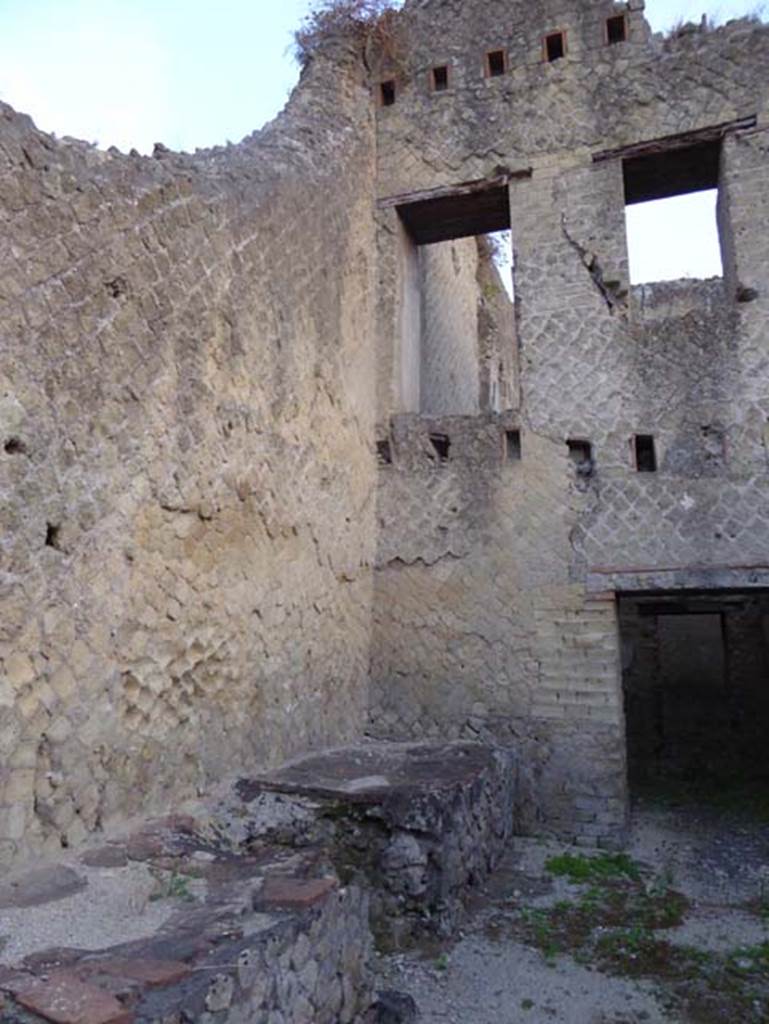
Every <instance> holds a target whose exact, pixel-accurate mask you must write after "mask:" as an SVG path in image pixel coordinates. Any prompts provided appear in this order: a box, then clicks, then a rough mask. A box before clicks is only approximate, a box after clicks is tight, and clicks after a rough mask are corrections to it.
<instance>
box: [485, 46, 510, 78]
mask: <svg viewBox="0 0 769 1024" xmlns="http://www.w3.org/2000/svg"><path fill="white" fill-rule="evenodd" d="M506 70H507V58H506V56H505V51H504V50H490V51H489V52H488V53H487V54H486V74H487V75H488V77H489V78H499V77H500V76H501V75H504V73H505V71H506Z"/></svg>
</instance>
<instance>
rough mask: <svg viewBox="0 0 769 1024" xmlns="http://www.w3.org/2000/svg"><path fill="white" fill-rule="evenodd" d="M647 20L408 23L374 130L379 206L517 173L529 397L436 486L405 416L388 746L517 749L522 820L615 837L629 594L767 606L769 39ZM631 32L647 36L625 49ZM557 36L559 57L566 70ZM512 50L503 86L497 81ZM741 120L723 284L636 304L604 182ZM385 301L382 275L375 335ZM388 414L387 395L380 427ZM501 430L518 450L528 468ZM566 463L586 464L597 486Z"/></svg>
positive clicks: (435, 469)
mask: <svg viewBox="0 0 769 1024" xmlns="http://www.w3.org/2000/svg"><path fill="white" fill-rule="evenodd" d="M641 8H642V4H640V3H637V2H633V3H631V4H629V5H628V8H627V9H626V8H625V7H624V6H623V5H612V4H604V3H592V2H591V3H588V2H587V0H584V2H581V3H572V4H565V3H555V2H554V3H548V4H542V5H530V4H520V3H511V2H502V0H499V2H490V3H475V2H472V0H468V2H465V3H464V4H454V5H442V4H438V3H435V2H432V0H425V2H421V3H420V2H414V3H412V4H411V5H410V6H409V7H408V8H407V10H408V11H409V12H410V16H411V18H412V19H413V21H412V23H411V24H412V27H411V31H410V38H412V39H413V40H414V42H413V49H412V51H411V60H412V64H411V66H410V74H409V75H408V76H407V78H406V80H405V81H404V82H403V83H402V85H401V88H400V93H399V96H398V99H397V102H396V103H395V104H394V105H393V106H392V107H387V108H384V109H382V110H381V111H380V112H379V117H378V134H379V161H378V166H379V192H380V196H381V197H382V198H383V199H387V198H388V197H391V196H400V197H402V199H401V200H400V201H401V202H406V201H408V198H409V197H411V198H412V199H413V200H414V201H416V200H418V199H419V198H420V196H423V195H425V194H431V193H430V192H427V191H425V190H433V191H434V190H435V189H439V188H448V187H449V186H455V185H459V184H462V183H463V182H465V183H466V182H474V181H477V180H479V179H488V180H498V178H499V175H500V174H503V173H507V174H509V196H510V210H511V222H512V233H513V246H514V253H515V295H516V310H517V331H518V343H519V345H520V367H519V370H520V387H521V397H520V406H519V407H517V408H515V409H514V414H513V417H512V421H506V420H505V419H504V418H502V420H500V421H497V422H494V421H486V420H484V418H482V417H481V418H476V419H470V420H461V421H456V422H454V423H448V422H447V423H446V424H445V426H444V430H445V432H446V433H447V434H449V435H450V436H451V438H452V458H451V460H450V461H449V463H448V464H444V465H440V466H435V465H433V464H430V463H429V462H428V460H426V459H425V458H424V457H423V455H422V453H423V451H424V445H423V442H422V441H421V440H420V438H421V437H423V435H424V433H425V431H426V430H428V429H431V425H430V424H428V423H426V422H421V423H420V422H419V421H415V420H411V419H409V420H406V421H403V420H402V418H401V417H397V416H396V418H395V421H394V422H395V426H394V435H395V438H396V446H395V456H394V460H393V463H394V464H393V465H392V466H389V467H386V468H384V467H383V468H382V470H381V479H380V493H379V507H380V518H381V521H382V536H381V538H380V547H379V556H378V567H379V568H378V572H377V578H376V598H375V620H376V621H375V639H374V655H373V659H372V664H373V679H372V682H373V686H374V693H375V695H376V702H375V706H374V707H375V710H374V714H373V721H374V726H373V727H374V729H375V730H376V731H378V732H380V733H381V734H383V735H393V734H395V733H397V732H399V731H401V730H403V729H406V730H407V731H411V732H413V733H415V734H417V735H425V734H428V735H433V734H439V733H443V732H449V733H450V734H462V735H468V734H485V733H486V732H491V733H492V734H494V735H497V736H501V735H504V734H505V733H507V734H508V735H510V736H511V737H514V740H515V742H517V743H519V744H521V746H522V749H523V750H524V751H525V752H526V753H525V754H524V757H523V761H524V764H526V763H528V765H529V767H530V773H531V789H530V795H531V803H530V806H529V807H528V809H526V814H527V817H528V819H529V820H530V821H534V820H537V819H539V820H540V821H541V822H542V823H544V825H545V826H552V827H553V828H554V829H555V830H557V831H559V832H561V833H566V834H572V835H573V834H578V835H580V836H583V837H587V838H598V839H599V840H612V839H616V838H617V837H618V836H619V835H621V831H622V825H623V820H624V813H625V809H626V790H625V722H624V713H623V698H622V690H621V678H620V647H619V635H618V624H617V614H616V606H615V593H616V592H617V591H619V590H622V589H634V588H640V587H642V586H647V587H648V586H650V587H652V588H658V587H659V588H661V587H668V586H670V587H687V586H703V585H705V584H703V576H705V577H708V579H709V580H710V583H711V584H713V585H716V586H723V585H726V584H725V583H724V582H723V581H724V580H725V579H727V578H728V579H729V580H731V581H732V584H733V583H734V580H735V578H736V579H738V580H741V581H742V583H744V585H755V584H756V583H757V582H760V579H761V576H762V574H763V573H764V572H765V568H766V564H767V562H766V551H767V550H769V523H767V521H766V516H765V515H764V510H765V509H766V508H767V507H769V504H768V503H767V499H768V498H769V494H768V493H767V484H766V448H765V444H764V433H765V430H766V423H767V410H766V408H765V398H764V397H763V396H764V395H765V387H764V386H763V382H765V381H766V378H767V373H769V365H767V356H766V353H767V351H769V350H768V349H767V345H766V341H767V339H766V329H767V328H766V325H767V323H769V318H767V307H766V302H767V300H768V299H769V278H768V277H767V270H766V268H767V266H768V265H769V264H768V263H767V258H766V257H767V253H766V237H765V232H763V231H762V230H761V228H760V224H761V220H762V218H761V214H760V212H761V211H763V210H765V209H766V208H767V203H769V187H768V179H767V128H769V94H767V91H766V88H765V76H764V73H763V71H762V68H764V67H765V66H766V63H767V61H769V29H767V28H766V27H765V26H761V25H759V24H757V23H755V22H737V23H734V24H732V25H729V26H727V27H725V28H723V29H720V30H718V31H713V32H707V31H686V32H685V33H683V34H681V35H680V36H679V37H676V38H673V39H669V40H662V39H661V38H653V39H652V38H650V34H649V32H648V29H647V28H646V26H645V23H644V22H643V17H642V13H641ZM618 11H619V12H622V11H626V13H627V19H628V20H627V25H628V33H629V38H628V41H627V42H625V43H621V44H618V45H615V46H609V45H607V42H606V36H605V34H604V27H605V19H606V17H607V16H609V15H610V14H614V13H616V12H618ZM428 25H429V28H428ZM555 29H563V30H564V31H565V32H566V34H567V41H568V46H567V53H566V57H565V58H564V59H562V60H558V61H555V62H554V63H548V62H547V61H545V60H544V59H543V50H542V41H543V37H544V35H545V34H546V33H548V32H550V31H553V30H555ZM496 48H502V49H504V51H505V53H506V59H507V62H508V70H507V72H506V73H505V74H504V75H502V76H500V77H495V78H491V77H488V76H484V73H483V58H484V54H485V52H486V51H488V50H492V49H496ZM445 63H448V64H449V65H450V69H451V77H450V81H451V82H452V88H451V89H450V90H449V91H448V93H442V94H440V95H436V94H432V93H431V92H430V88H429V75H428V71H429V68H430V67H431V66H433V65H438V64H445ZM745 117H750V118H755V125H754V126H752V127H751V126H747V127H743V128H742V129H741V130H735V131H734V132H731V133H727V135H726V138H725V139H724V141H723V143H722V146H721V170H720V203H719V205H720V220H721V235H722V245H723V247H724V256H725V260H724V263H725V268H726V269H725V276H724V279H723V280H718V281H714V282H690V283H682V284H672V285H665V286H656V285H655V286H653V287H647V288H646V289H641V290H634V291H632V292H631V290H630V288H629V283H628V272H627V244H626V237H625V218H624V191H623V173H622V159H621V157H619V156H617V157H614V158H611V157H609V158H606V159H599V160H596V159H594V158H595V157H596V156H598V155H599V154H601V153H603V152H605V151H608V150H611V149H613V148H615V147H623V146H628V145H631V144H635V143H639V142H646V141H650V140H655V139H661V138H663V137H665V136H670V135H675V134H677V133H681V132H687V131H695V130H698V129H702V128H705V127H707V126H713V125H722V124H725V123H727V122H731V121H734V120H736V119H738V118H745ZM417 139H418V140H419V145H418V146H417V145H416V143H415V140H417ZM749 207H750V208H751V209H752V210H753V211H754V213H753V216H752V217H751V216H750V215H749V214H748V208H749ZM386 216H389V211H385V210H383V211H382V214H381V220H383V221H385V219H386ZM386 237H387V235H384V234H383V233H381V232H380V248H381V249H382V250H383V251H385V253H386V248H387V246H386ZM382 265H383V267H384V268H385V270H386V269H387V267H388V262H387V259H386V256H385V259H383V261H382ZM389 265H392V263H390V264H389ZM395 301H397V279H396V280H393V279H392V277H391V276H389V275H388V274H387V273H385V274H384V275H383V277H382V281H381V286H380V314H379V321H380V326H381V325H382V324H385V323H391V322H392V314H391V313H389V312H388V310H389V309H390V308H391V306H392V304H393V303H394V302H395ZM382 343H383V342H382V338H381V336H380V345H381V344H382ZM393 343H394V344H395V345H396V346H397V344H398V341H397V338H396V339H395V341H394V342H393V340H392V339H391V340H390V344H391V345H392V344H393ZM380 358H381V359H383V360H386V359H387V358H388V356H387V354H386V352H385V353H384V354H382V355H381V357H380ZM398 409H399V405H398V398H397V394H394V395H392V394H391V395H388V394H387V393H386V392H385V391H384V389H382V388H381V387H380V418H383V417H384V416H386V415H387V414H388V412H391V411H396V412H397V411H398ZM510 422H513V424H514V425H519V426H520V429H521V439H522V459H521V461H520V462H519V463H517V464H516V465H512V466H511V465H509V464H506V463H505V462H504V461H503V460H504V455H503V451H504V437H503V435H504V433H505V431H506V430H507V429H509V426H510ZM432 429H434V426H433V427H432ZM401 431H403V440H402V442H401V450H400V452H399V449H398V443H397V442H398V438H399V437H400V436H401ZM635 434H652V435H654V437H655V440H656V442H657V444H658V450H659V466H658V471H657V472H656V473H649V474H645V473H639V472H637V469H636V465H635V463H634V461H633V458H632V455H631V447H630V444H631V439H632V438H633V436H634V435H635ZM492 435H493V437H492ZM573 439H578V440H585V441H589V442H590V443H591V444H592V447H593V457H594V463H593V465H592V466H590V467H585V472H579V471H578V470H577V467H576V466H575V464H574V463H573V462H571V461H570V460H569V457H568V448H567V443H566V442H567V441H569V440H573ZM463 453H466V454H463ZM479 453H480V454H479ZM420 460H421V462H420ZM714 581H715V582H714ZM719 581H720V582H719Z"/></svg>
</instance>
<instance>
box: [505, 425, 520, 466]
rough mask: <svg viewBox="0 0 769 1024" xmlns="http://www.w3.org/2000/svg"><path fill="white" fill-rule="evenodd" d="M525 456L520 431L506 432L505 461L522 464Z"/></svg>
mask: <svg viewBox="0 0 769 1024" xmlns="http://www.w3.org/2000/svg"><path fill="white" fill-rule="evenodd" d="M522 455H523V449H522V447H521V432H520V430H506V431H505V459H506V460H507V462H520V461H521V458H522Z"/></svg>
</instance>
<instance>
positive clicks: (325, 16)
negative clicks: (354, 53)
mask: <svg viewBox="0 0 769 1024" xmlns="http://www.w3.org/2000/svg"><path fill="white" fill-rule="evenodd" d="M400 6H401V2H400V0H316V2H315V3H314V4H313V6H312V7H311V9H310V12H309V14H307V15H306V17H305V19H304V21H303V22H302V24H301V25H300V26H299V28H298V29H297V30H296V32H295V33H294V49H295V54H296V59H297V60H298V61H299V63H300V64H301V65H302V67H304V66H305V65H306V64H307V63H308V62H309V61H310V60H311V59H312V57H313V56H314V54H315V53H316V52H317V50H318V48H319V47H320V46H321V45H322V43H323V42H324V41H325V40H327V39H331V38H334V37H336V38H340V37H344V36H347V37H348V38H352V39H354V40H355V41H356V42H357V43H358V44H359V46H360V48H361V53H362V56H363V59H364V61H365V63H366V66H367V68H369V69H371V67H372V64H374V63H375V62H376V63H377V64H380V65H381V64H387V65H389V66H390V67H392V68H394V69H396V70H397V69H399V68H400V67H401V66H402V60H403V56H402V44H401V41H400V39H399V33H398V8H399V7H400Z"/></svg>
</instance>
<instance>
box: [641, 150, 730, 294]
mask: <svg viewBox="0 0 769 1024" xmlns="http://www.w3.org/2000/svg"><path fill="white" fill-rule="evenodd" d="M665 143H666V140H661V141H660V143H659V144H658V146H659V148H658V149H657V151H656V152H651V153H646V154H643V155H640V156H633V157H629V158H626V159H625V160H623V162H622V173H623V179H624V186H625V204H626V209H625V217H626V225H627V242H628V257H629V262H630V282H631V284H645V283H647V282H652V281H675V280H678V279H681V278H700V279H702V278H707V277H720V276H722V275H723V262H722V257H721V242H720V237H719V231H718V219H717V213H716V207H717V201H718V184H719V167H720V160H721V145H720V141H719V140H715V141H706V142H700V143H696V144H694V145H681V144H676V143H675V141H673V142H672V144H670V143H669V144H668V145H667V146H666V145H665Z"/></svg>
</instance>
